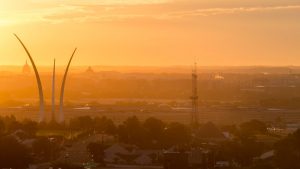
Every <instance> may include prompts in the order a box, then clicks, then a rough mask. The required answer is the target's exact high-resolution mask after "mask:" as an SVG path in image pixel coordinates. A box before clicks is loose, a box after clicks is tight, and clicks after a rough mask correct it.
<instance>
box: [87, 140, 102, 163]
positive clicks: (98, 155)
mask: <svg viewBox="0 0 300 169" xmlns="http://www.w3.org/2000/svg"><path fill="white" fill-rule="evenodd" d="M87 149H88V151H89V152H90V154H91V155H92V158H93V160H94V161H95V162H97V163H100V164H104V149H105V147H104V145H103V144H102V143H100V142H92V143H89V144H88V145H87Z"/></svg>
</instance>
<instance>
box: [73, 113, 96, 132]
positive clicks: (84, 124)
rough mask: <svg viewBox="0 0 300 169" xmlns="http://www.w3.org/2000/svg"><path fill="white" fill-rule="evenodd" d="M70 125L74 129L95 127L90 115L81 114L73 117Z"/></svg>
mask: <svg viewBox="0 0 300 169" xmlns="http://www.w3.org/2000/svg"><path fill="white" fill-rule="evenodd" d="M69 126H70V128H71V129H74V130H89V129H92V128H93V127H94V123H93V119H92V118H91V117H90V116H80V117H77V118H73V119H71V120H70V124H69Z"/></svg>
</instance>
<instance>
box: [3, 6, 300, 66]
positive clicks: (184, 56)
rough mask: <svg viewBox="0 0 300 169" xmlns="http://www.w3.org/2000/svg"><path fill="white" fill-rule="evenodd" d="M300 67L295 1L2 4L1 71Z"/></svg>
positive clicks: (299, 8) (299, 23)
mask: <svg viewBox="0 0 300 169" xmlns="http://www.w3.org/2000/svg"><path fill="white" fill-rule="evenodd" d="M13 33H17V34H18V35H19V36H20V37H21V39H22V40H23V41H24V42H25V44H26V45H27V47H28V48H29V49H30V51H31V53H32V55H33V57H34V59H35V60H36V63H37V64H38V65H49V64H52V60H53V58H54V57H55V58H56V60H57V64H58V65H65V64H67V60H68V58H69V57H70V55H71V52H72V50H73V48H74V47H78V53H77V55H76V56H75V58H74V64H75V65H154V66H165V65H190V64H191V63H192V62H193V61H194V58H195V56H197V57H198V62H199V64H200V65H280V66H283V65H300V2H296V1H294V0H264V1H262V0H9V1H8V0H0V65H23V64H24V62H25V60H26V59H27V56H26V55H25V52H24V51H23V49H22V48H21V46H20V44H19V43H18V41H17V40H16V39H15V38H14V36H13V35H12V34H13Z"/></svg>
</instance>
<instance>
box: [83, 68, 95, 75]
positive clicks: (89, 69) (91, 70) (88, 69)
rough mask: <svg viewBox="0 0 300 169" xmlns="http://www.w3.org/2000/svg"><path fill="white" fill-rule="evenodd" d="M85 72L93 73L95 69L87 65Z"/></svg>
mask: <svg viewBox="0 0 300 169" xmlns="http://www.w3.org/2000/svg"><path fill="white" fill-rule="evenodd" d="M85 73H88V74H93V73H95V71H94V70H93V68H92V67H91V66H89V67H88V68H87V69H86V71H85Z"/></svg>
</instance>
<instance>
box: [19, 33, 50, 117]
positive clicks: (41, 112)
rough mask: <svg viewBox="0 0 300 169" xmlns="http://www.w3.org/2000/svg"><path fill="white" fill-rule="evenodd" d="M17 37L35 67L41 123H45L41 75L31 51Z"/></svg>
mask: <svg viewBox="0 0 300 169" xmlns="http://www.w3.org/2000/svg"><path fill="white" fill-rule="evenodd" d="M14 35H15V37H16V38H17V39H18V40H19V42H20V43H21V45H22V46H23V48H24V50H25V52H26V53H27V55H28V57H29V59H30V62H31V64H32V66H33V70H34V73H35V77H36V81H37V85H38V88H39V97H40V116H39V118H40V119H39V121H40V122H41V121H43V120H44V110H45V109H44V94H43V86H42V82H41V79H40V75H39V72H38V70H37V68H36V66H35V63H34V61H33V59H32V57H31V55H30V53H29V51H28V50H27V48H26V46H25V45H24V43H23V42H22V41H21V39H20V38H19V37H18V36H17V35H16V34H14Z"/></svg>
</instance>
